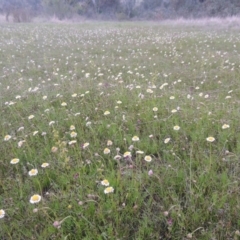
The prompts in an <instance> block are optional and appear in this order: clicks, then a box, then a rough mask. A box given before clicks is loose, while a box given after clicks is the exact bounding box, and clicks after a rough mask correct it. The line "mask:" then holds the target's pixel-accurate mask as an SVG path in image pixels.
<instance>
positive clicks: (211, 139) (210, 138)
mask: <svg viewBox="0 0 240 240" xmlns="http://www.w3.org/2000/svg"><path fill="white" fill-rule="evenodd" d="M206 140H207V141H208V142H214V141H215V138H214V137H208V138H206Z"/></svg>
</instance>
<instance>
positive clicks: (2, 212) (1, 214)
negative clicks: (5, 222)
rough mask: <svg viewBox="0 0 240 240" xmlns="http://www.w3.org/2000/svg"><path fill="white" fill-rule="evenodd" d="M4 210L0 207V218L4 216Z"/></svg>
mask: <svg viewBox="0 0 240 240" xmlns="http://www.w3.org/2000/svg"><path fill="white" fill-rule="evenodd" d="M4 216H5V211H4V210H3V209H0V218H4Z"/></svg>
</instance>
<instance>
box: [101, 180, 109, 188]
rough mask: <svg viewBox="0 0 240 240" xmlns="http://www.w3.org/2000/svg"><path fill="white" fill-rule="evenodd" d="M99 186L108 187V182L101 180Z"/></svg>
mask: <svg viewBox="0 0 240 240" xmlns="http://www.w3.org/2000/svg"><path fill="white" fill-rule="evenodd" d="M101 184H102V185H103V186H106V187H107V186H109V181H108V180H107V179H104V180H102V181H101Z"/></svg>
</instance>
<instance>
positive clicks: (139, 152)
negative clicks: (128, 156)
mask: <svg viewBox="0 0 240 240" xmlns="http://www.w3.org/2000/svg"><path fill="white" fill-rule="evenodd" d="M136 153H137V154H144V152H143V151H141V150H138V151H136Z"/></svg>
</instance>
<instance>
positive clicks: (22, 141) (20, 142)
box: [18, 140, 26, 148]
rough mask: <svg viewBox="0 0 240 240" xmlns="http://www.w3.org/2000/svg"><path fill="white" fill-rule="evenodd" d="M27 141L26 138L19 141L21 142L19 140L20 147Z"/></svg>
mask: <svg viewBox="0 0 240 240" xmlns="http://www.w3.org/2000/svg"><path fill="white" fill-rule="evenodd" d="M25 142H26V141H25V140H21V141H19V142H18V147H19V148H20V147H21V146H22V145H23V143H25Z"/></svg>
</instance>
